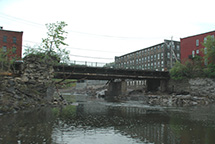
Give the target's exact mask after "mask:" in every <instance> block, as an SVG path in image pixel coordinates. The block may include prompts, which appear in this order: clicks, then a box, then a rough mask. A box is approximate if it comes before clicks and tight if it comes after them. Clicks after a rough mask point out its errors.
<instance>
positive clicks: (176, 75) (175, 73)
mask: <svg viewBox="0 0 215 144" xmlns="http://www.w3.org/2000/svg"><path fill="white" fill-rule="evenodd" d="M170 76H171V78H172V79H174V80H181V79H184V78H186V77H187V76H189V70H188V68H187V67H186V66H185V65H183V64H181V63H180V62H176V63H175V65H174V67H173V68H172V69H171V70H170Z"/></svg>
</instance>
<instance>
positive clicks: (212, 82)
mask: <svg viewBox="0 0 215 144" xmlns="http://www.w3.org/2000/svg"><path fill="white" fill-rule="evenodd" d="M168 91H169V92H173V93H180V94H191V95H192V96H203V97H210V98H215V79H209V78H195V79H189V80H188V79H187V80H180V81H175V80H170V81H169V82H168Z"/></svg>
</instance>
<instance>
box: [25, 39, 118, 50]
mask: <svg viewBox="0 0 215 144" xmlns="http://www.w3.org/2000/svg"><path fill="white" fill-rule="evenodd" d="M25 41H26V42H30V43H35V44H41V43H39V42H34V41H29V40H25ZM65 48H69V49H70V48H71V49H76V50H84V51H95V52H106V53H121V52H116V51H105V50H97V49H88V48H78V47H65Z"/></svg>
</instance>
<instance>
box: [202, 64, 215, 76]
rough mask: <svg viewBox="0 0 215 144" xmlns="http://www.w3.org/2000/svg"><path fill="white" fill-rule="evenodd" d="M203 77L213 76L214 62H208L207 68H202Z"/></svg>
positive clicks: (214, 74) (214, 71)
mask: <svg viewBox="0 0 215 144" xmlns="http://www.w3.org/2000/svg"><path fill="white" fill-rule="evenodd" d="M204 75H205V77H209V78H215V64H213V63H210V64H208V66H207V68H205V69H204Z"/></svg>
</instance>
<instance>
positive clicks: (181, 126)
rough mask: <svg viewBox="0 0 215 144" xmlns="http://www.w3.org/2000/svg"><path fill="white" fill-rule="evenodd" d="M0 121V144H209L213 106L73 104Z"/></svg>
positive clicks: (214, 124)
mask: <svg viewBox="0 0 215 144" xmlns="http://www.w3.org/2000/svg"><path fill="white" fill-rule="evenodd" d="M77 103H78V105H69V106H66V107H61V108H60V107H54V108H51V107H44V108H40V109H32V110H28V111H23V112H18V113H15V114H7V115H1V116H0V143H1V144H150V143H153V144H162V143H163V144H214V143H215V106H213V105H210V106H204V107H203V106H202V107H189V108H187V107H186V108H183V107H182V108H175V107H158V106H155V107H152V106H147V105H143V104H141V102H132V101H131V102H118V103H113V102H105V101H102V100H89V99H85V100H84V101H78V102H77Z"/></svg>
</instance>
